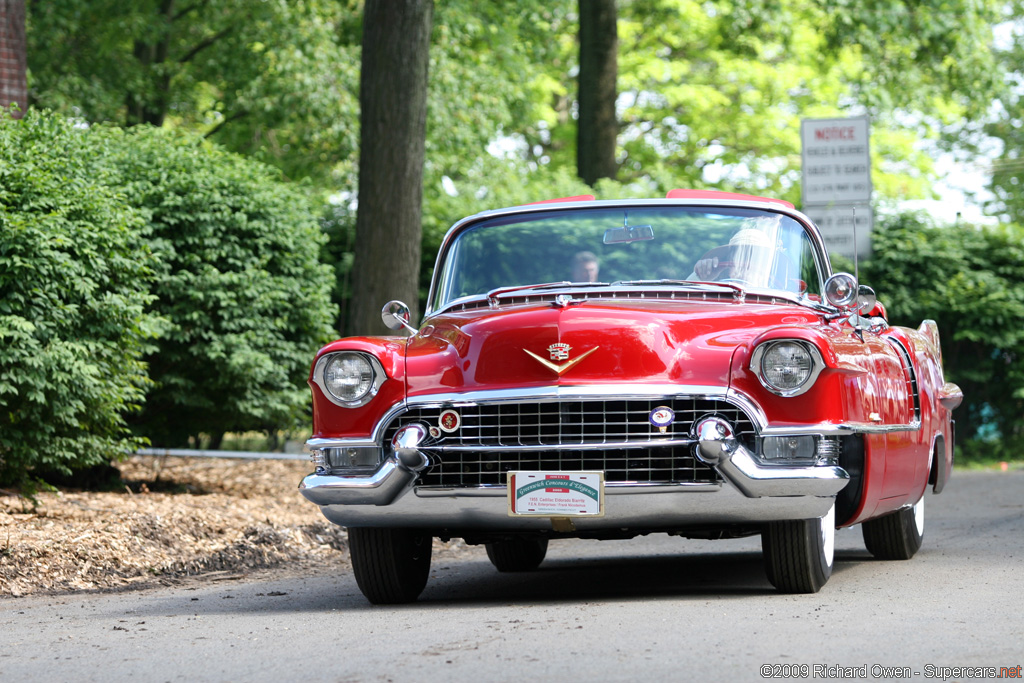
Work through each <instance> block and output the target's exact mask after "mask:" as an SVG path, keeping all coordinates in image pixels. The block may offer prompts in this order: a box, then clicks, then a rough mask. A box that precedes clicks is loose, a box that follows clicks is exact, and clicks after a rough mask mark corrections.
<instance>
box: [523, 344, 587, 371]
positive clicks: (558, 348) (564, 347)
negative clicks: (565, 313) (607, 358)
mask: <svg viewBox="0 0 1024 683" xmlns="http://www.w3.org/2000/svg"><path fill="white" fill-rule="evenodd" d="M599 348H600V347H599V346H595V347H594V348H592V349H590V350H589V351H584V352H583V353H582V354H580V355H579V356H576V357H575V358H573V359H572V360H569V351H570V350H571V349H572V347H571V346H569V345H568V344H565V343H558V344H552V345H551V346H549V347H548V354H550V357H551V360H545V359H544V358H541V357H540V356H538V355H537V354H535V353H533V352H532V351H528V350H527V349H523V351H526V354H527V355H528V356H529V357H530V358H533V359H534V360H535V361H537V362H538V363H540V364H541V365H543V366H544V367H546V368H547V369H549V370H554V371H555V374H557V375H561V374H562V373H563V372H565V371H566V370H568V369H569V368H571V367H572V366H574V365H576V364H577V363H579V362H580V361H581V360H583V359H584V358H586V357H587V356H589V355H590V354H592V353H593V352H594V351H597V350H598V349H599ZM559 360H561V361H565V362H564V363H555V362H554V361H559Z"/></svg>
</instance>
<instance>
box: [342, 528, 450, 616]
mask: <svg viewBox="0 0 1024 683" xmlns="http://www.w3.org/2000/svg"><path fill="white" fill-rule="evenodd" d="M432 541H433V539H432V538H431V537H430V536H428V535H426V534H424V533H422V532H419V531H416V530H413V529H376V528H357V529H349V530H348V547H349V554H350V555H351V557H352V570H353V573H354V574H355V575H356V583H357V584H359V590H360V591H362V593H363V595H364V596H366V599H367V600H369V601H370V602H372V603H373V604H375V605H396V604H401V603H405V602H412V601H414V600H415V599H416V598H418V597H419V595H420V593H422V592H423V588H424V587H425V586H426V585H427V578H428V577H429V575H430V551H431V543H432Z"/></svg>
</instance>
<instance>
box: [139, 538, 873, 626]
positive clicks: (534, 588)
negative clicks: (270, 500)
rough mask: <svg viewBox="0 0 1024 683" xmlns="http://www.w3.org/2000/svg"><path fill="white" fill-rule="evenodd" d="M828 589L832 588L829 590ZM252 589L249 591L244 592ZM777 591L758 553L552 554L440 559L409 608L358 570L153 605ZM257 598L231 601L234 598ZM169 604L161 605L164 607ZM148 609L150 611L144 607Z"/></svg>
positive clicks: (284, 607)
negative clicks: (364, 585)
mask: <svg viewBox="0 0 1024 683" xmlns="http://www.w3.org/2000/svg"><path fill="white" fill-rule="evenodd" d="M870 561H871V558H870V555H868V554H867V553H866V552H864V551H855V550H848V551H840V550H837V551H836V562H835V565H834V568H833V577H832V579H831V580H832V581H841V580H842V577H841V574H843V573H844V572H845V571H848V570H850V569H853V568H855V567H856V566H857V565H859V564H862V563H863V562H870ZM824 590H825V591H827V590H828V586H826V587H825V589H824ZM243 594H247V595H243ZM773 594H776V591H775V589H774V588H773V587H772V585H771V584H770V583H769V582H768V579H767V578H766V576H765V573H764V566H763V563H762V560H761V553H760V552H759V551H746V552H731V553H688V554H679V555H654V556H636V557H630V556H625V557H623V556H622V555H608V556H591V557H586V558H565V559H558V558H552V559H548V560H546V561H545V562H544V564H542V565H541V567H540V568H539V569H537V570H535V571H532V572H522V573H500V572H498V571H497V570H495V569H494V567H493V566H491V564H490V563H489V562H487V561H486V560H480V559H471V560H462V561H442V562H438V563H436V564H435V566H434V567H433V568H432V570H431V577H430V580H429V582H428V583H427V587H426V589H425V590H424V591H423V594H422V595H421V596H420V598H419V600H418V601H416V602H414V603H410V604H408V605H390V606H376V605H371V604H370V603H369V602H367V601H366V599H365V598H364V597H363V596H362V594H361V593H360V592H359V588H358V586H357V585H356V582H355V578H354V577H353V576H352V574H351V571H348V570H346V571H340V572H323V573H318V574H317V575H315V576H308V577H297V578H296V577H292V578H288V579H275V580H272V581H265V582H261V581H259V580H256V581H249V582H246V583H244V584H234V585H223V587H213V586H210V587H204V588H200V589H198V590H195V592H191V593H188V594H187V596H186V595H183V594H180V593H179V594H178V595H176V596H166V597H165V598H161V599H160V600H158V601H157V603H154V604H152V605H151V606H150V609H152V610H154V614H160V613H163V612H166V611H168V610H169V609H170V610H172V611H176V610H175V609H173V608H172V606H171V605H172V604H173V603H179V605H178V607H179V608H180V607H185V606H187V610H186V611H188V612H190V613H194V614H196V615H202V614H204V613H206V614H253V613H297V612H306V613H310V614H315V613H325V612H350V611H357V612H358V611H365V610H389V609H392V610H394V609H397V610H408V611H413V612H415V611H419V610H433V609H436V608H438V607H445V608H456V609H458V608H479V607H491V606H494V605H508V604H510V603H515V604H517V605H531V604H533V605H540V604H562V603H564V604H573V603H580V602H591V601H608V600H615V601H634V600H636V601H651V600H676V601H678V600H690V599H692V600H707V599H708V598H711V597H713V598H718V599H722V598H726V599H728V598H736V599H741V598H748V597H754V596H770V595H773ZM242 597H250V598H258V599H256V600H231V599H227V598H242ZM161 603H162V604H161ZM143 611H145V609H144V610H143Z"/></svg>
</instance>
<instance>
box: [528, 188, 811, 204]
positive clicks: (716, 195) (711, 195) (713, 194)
mask: <svg viewBox="0 0 1024 683" xmlns="http://www.w3.org/2000/svg"><path fill="white" fill-rule="evenodd" d="M665 196H666V198H667V199H738V200H740V201H746V202H772V203H774V204H782V205H783V206H787V207H789V208H791V209H793V208H796V207H794V206H793V205H792V204H791V203H789V202H787V201H786V200H784V199H773V198H772V197H758V196H756V195H752V194H739V193H736V192H720V191H719V190H669V192H668V194H667V195H665ZM592 201H594V195H592V194H581V195H576V196H575V197H558V198H555V199H544V200H541V201H539V202H528V203H526V204H523V206H533V205H534V204H557V203H561V202H592Z"/></svg>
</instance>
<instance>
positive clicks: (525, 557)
mask: <svg viewBox="0 0 1024 683" xmlns="http://www.w3.org/2000/svg"><path fill="white" fill-rule="evenodd" d="M484 545H485V547H486V548H487V559H489V560H490V561H491V564H493V565H494V567H495V569H497V570H498V571H499V572H531V571H533V570H534V569H536V568H537V567H539V566H540V563H541V562H543V561H544V556H545V555H547V553H548V539H546V538H510V539H508V540H505V541H496V542H494V543H486V544H484Z"/></svg>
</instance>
